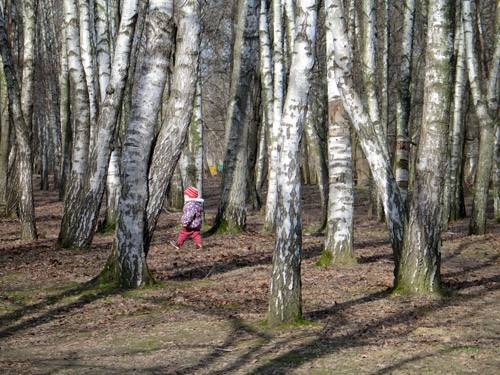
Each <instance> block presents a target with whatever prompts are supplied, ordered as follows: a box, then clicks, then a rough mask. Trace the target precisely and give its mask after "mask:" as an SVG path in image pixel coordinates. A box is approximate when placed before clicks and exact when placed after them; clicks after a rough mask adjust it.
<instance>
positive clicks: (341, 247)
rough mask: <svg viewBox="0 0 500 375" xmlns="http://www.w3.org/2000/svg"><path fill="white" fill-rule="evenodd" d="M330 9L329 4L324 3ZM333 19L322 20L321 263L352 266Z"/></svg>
mask: <svg viewBox="0 0 500 375" xmlns="http://www.w3.org/2000/svg"><path fill="white" fill-rule="evenodd" d="M325 6H326V7H331V6H332V4H331V0H330V1H326V3H325ZM332 21H333V19H332V18H331V17H326V33H327V34H326V38H327V39H326V53H327V71H328V176H329V194H330V196H329V199H328V221H327V235H326V239H325V246H324V253H323V254H322V258H323V259H322V262H323V263H326V264H328V263H336V264H350V263H355V262H356V258H355V256H354V249H353V230H354V228H353V218H354V190H353V179H352V149H351V129H350V124H349V119H348V118H347V113H346V111H345V110H344V105H343V104H342V100H341V97H340V92H339V89H338V87H337V83H336V81H335V71H334V64H335V60H334V59H335V56H334V46H333V40H334V38H335V34H334V30H335V27H334V25H333V24H332Z"/></svg>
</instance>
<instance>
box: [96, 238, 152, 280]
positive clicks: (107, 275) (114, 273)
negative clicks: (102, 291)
mask: <svg viewBox="0 0 500 375" xmlns="http://www.w3.org/2000/svg"><path fill="white" fill-rule="evenodd" d="M114 246H115V245H114V244H113V250H112V252H111V255H110V256H109V258H108V260H107V262H106V265H105V266H104V268H103V270H102V271H101V272H100V273H99V275H97V276H96V277H95V278H93V279H92V280H91V282H90V283H92V284H93V285H96V286H99V287H119V288H124V289H135V288H143V287H150V286H153V285H155V284H156V280H155V279H154V277H153V276H152V275H151V273H150V272H149V269H148V268H147V266H146V269H145V272H144V276H143V280H142V282H141V283H140V285H139V286H131V285H129V284H128V283H127V281H126V280H124V278H123V277H121V275H120V274H119V271H118V269H119V268H118V260H117V258H116V252H115V249H114Z"/></svg>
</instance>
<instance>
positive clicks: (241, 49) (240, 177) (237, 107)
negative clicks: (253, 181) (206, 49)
mask: <svg viewBox="0 0 500 375" xmlns="http://www.w3.org/2000/svg"><path fill="white" fill-rule="evenodd" d="M259 6H260V1H257V0H240V2H239V5H238V21H237V26H236V30H235V32H236V34H235V39H234V46H233V65H232V66H233V71H232V74H231V89H230V103H229V107H228V110H227V113H226V124H225V129H226V142H225V144H226V154H225V157H224V175H223V181H222V192H221V198H220V203H219V209H218V212H217V216H216V218H215V222H214V225H213V228H212V229H211V230H210V231H211V232H216V231H221V230H229V231H231V232H238V231H241V230H243V229H244V228H245V224H246V199H247V194H248V191H247V173H248V170H247V169H248V166H247V160H248V150H247V144H246V139H247V138H246V137H247V136H248V125H249V122H248V118H249V117H250V113H251V111H252V109H253V105H252V102H253V101H252V99H253V98H252V95H251V93H252V92H253V87H252V85H253V84H254V83H255V75H256V69H257V57H258V56H257V43H258V25H259Z"/></svg>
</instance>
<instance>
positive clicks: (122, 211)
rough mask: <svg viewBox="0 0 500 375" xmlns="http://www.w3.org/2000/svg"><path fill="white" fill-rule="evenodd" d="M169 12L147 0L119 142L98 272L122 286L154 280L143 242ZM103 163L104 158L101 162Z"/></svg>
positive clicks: (166, 4)
mask: <svg viewBox="0 0 500 375" xmlns="http://www.w3.org/2000/svg"><path fill="white" fill-rule="evenodd" d="M172 18H173V1H164V0H150V2H149V10H148V15H147V19H146V41H147V45H146V51H145V56H144V60H143V62H142V66H141V67H140V73H139V80H138V82H137V91H136V95H135V96H134V98H133V100H132V108H131V114H130V121H129V125H128V129H127V133H126V136H125V142H124V145H123V156H122V168H123V173H122V190H121V195H120V201H119V204H118V225H117V229H116V236H115V241H114V244H113V251H112V253H111V256H110V258H109V260H108V263H107V265H106V266H105V269H104V271H103V272H102V274H101V277H105V278H108V280H109V279H110V280H112V281H115V282H118V284H119V285H120V286H121V287H125V288H136V287H140V286H142V285H147V284H150V283H152V282H153V279H152V276H151V275H150V273H149V270H148V267H147V264H146V251H145V247H144V238H145V233H146V228H147V221H146V205H147V201H148V165H149V160H150V156H151V149H152V145H153V138H154V135H155V125H156V117H157V114H158V108H159V107H160V103H161V98H162V94H163V89H164V87H165V82H166V79H167V72H168V66H167V65H168V62H169V60H170V53H171V47H172V46H171V43H170V41H171V33H172V28H173V22H172ZM117 50H118V48H117ZM115 55H116V54H115ZM105 167H107V163H105V164H104V168H105Z"/></svg>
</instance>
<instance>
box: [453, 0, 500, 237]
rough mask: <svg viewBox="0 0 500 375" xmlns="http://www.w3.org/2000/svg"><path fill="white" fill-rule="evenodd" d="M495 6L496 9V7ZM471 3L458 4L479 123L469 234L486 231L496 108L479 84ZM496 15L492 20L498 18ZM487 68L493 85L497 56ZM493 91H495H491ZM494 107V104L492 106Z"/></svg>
mask: <svg viewBox="0 0 500 375" xmlns="http://www.w3.org/2000/svg"><path fill="white" fill-rule="evenodd" d="M498 8H499V7H498V5H497V12H499V10H498ZM474 9H475V8H474V4H473V2H472V1H471V0H464V1H463V3H462V17H463V27H464V38H465V55H466V64H467V71H468V76H469V84H470V90H471V94H472V101H473V103H474V107H475V110H476V114H477V117H478V120H479V123H480V135H479V137H480V138H479V160H478V168H477V172H476V178H475V183H474V200H473V203H472V213H471V220H470V225H469V233H470V234H484V233H485V232H486V203H487V198H488V187H489V182H490V176H491V169H492V166H493V154H494V144H495V117H494V116H496V114H497V108H491V107H493V106H490V107H489V106H488V97H487V92H486V91H485V90H483V89H482V87H481V78H482V77H483V73H482V67H481V66H482V64H481V60H480V59H478V57H477V54H476V52H475V47H474V46H475V27H474V25H473V21H472V20H473V19H474V17H475V14H476V13H475V11H474ZM498 18H499V17H498V16H497V17H496V19H497V20H498ZM499 25H500V23H497V30H496V33H497V34H496V36H495V43H496V44H497V45H498V43H500V42H499V39H500V36H499V33H500V31H499V30H498V29H499ZM495 55H496V56H495V58H494V59H493V61H492V69H490V73H491V74H490V77H489V80H490V82H494V83H490V86H492V87H493V88H496V80H497V75H498V64H499V60H498V58H499V56H498V55H497V54H495ZM493 92H495V90H493ZM495 107H496V106H495Z"/></svg>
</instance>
